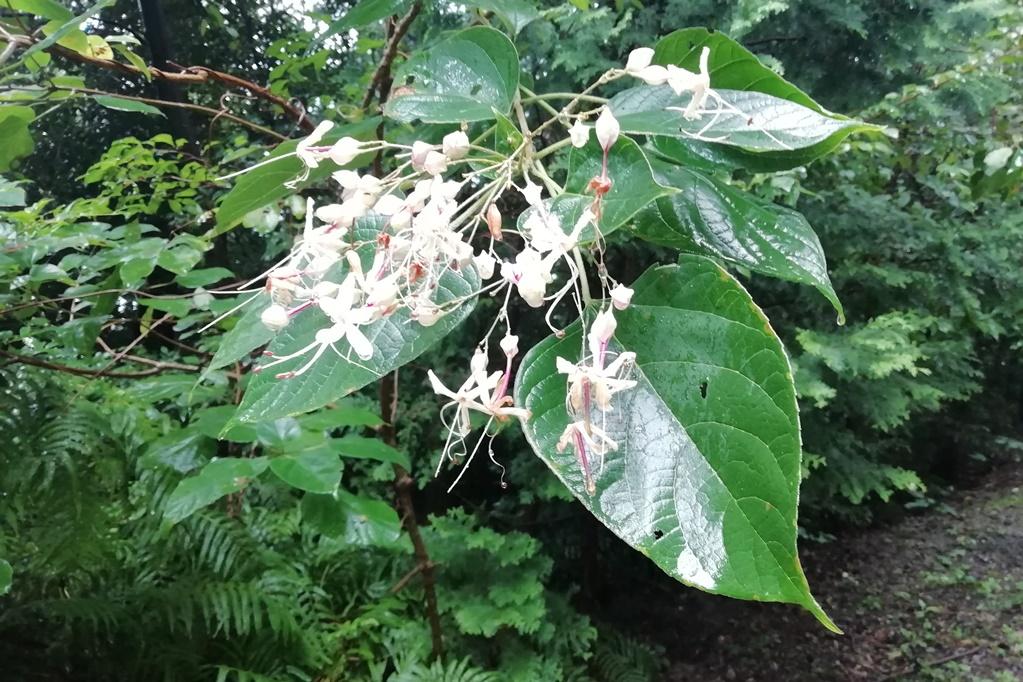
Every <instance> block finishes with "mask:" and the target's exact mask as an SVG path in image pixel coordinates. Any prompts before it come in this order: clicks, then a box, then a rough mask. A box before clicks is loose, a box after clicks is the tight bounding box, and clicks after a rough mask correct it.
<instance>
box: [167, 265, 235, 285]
mask: <svg viewBox="0 0 1023 682" xmlns="http://www.w3.org/2000/svg"><path fill="white" fill-rule="evenodd" d="M230 277H234V273H233V272H231V271H230V270H228V269H227V268H200V269H199V270H189V271H188V272H185V273H182V274H180V275H178V276H177V277H175V278H174V281H176V282H177V283H178V284H180V285H181V286H183V287H188V288H193V287H206V286H209V285H211V284H215V283H216V282H219V281H221V280H224V279H228V278H230Z"/></svg>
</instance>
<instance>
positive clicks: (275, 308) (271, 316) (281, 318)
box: [259, 305, 291, 331]
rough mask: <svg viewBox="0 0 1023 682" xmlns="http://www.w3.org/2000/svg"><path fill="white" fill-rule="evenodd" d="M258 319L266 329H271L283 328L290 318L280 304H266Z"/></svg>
mask: <svg viewBox="0 0 1023 682" xmlns="http://www.w3.org/2000/svg"><path fill="white" fill-rule="evenodd" d="M259 319H260V321H261V322H262V323H263V324H264V325H266V327H267V328H268V329H272V330H273V331H279V330H281V329H284V328H285V327H287V326H288V323H289V322H291V318H290V317H288V311H287V310H286V309H285V308H284V306H281V305H271V306H268V307H267V309H266V310H264V311H263V313H262V314H261V315H260V316H259Z"/></svg>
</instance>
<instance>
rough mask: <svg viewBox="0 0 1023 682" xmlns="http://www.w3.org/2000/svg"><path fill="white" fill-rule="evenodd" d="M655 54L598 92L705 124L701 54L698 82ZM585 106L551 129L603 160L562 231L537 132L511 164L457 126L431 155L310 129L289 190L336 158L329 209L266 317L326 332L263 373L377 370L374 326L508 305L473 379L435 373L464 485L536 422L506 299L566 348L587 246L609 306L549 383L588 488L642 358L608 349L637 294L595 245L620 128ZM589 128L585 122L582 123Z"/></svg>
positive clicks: (282, 270) (418, 147)
mask: <svg viewBox="0 0 1023 682" xmlns="http://www.w3.org/2000/svg"><path fill="white" fill-rule="evenodd" d="M652 58H653V50H650V49H648V48H641V49H638V50H634V51H633V52H632V54H630V55H629V59H628V63H627V64H626V66H625V69H624V70H620V69H613V70H612V71H610V72H608V74H606V75H605V77H604V78H603V79H602V82H607V81H608V80H613V79H614V78H619V77H623V76H633V77H636V78H639V79H641V80H643V81H644V82H646V83H649V84H652V85H661V84H666V85H668V86H669V87H671V88H672V89H673V90H674V91H675V93H676V94H679V95H681V94H683V93H690V94H691V100H690V101H689V103H688V105H687V106H686V107H684V108H681V109H679V110H680V111H681V112H682V115H683V116H684V117H685V118H687V119H692V118H699V117H700V116H702V115H703V114H705V113H708V111H707V110H706V109H705V105H706V102H707V101H708V99H714V98H715V97H717V96H716V93H714V91H713V90H712V89H711V87H710V76H709V71H708V63H709V52H708V50H706V49H705V50H704V51H703V54H702V55H701V58H700V71H699V72H698V73H693V72H691V71H687V70H686V69H682V68H679V67H676V66H670V65H669V66H659V65H654V64H652ZM590 99H592V98H590ZM580 101H581V100H579V99H577V100H575V101H573V102H572V103H570V104H569V105H566V106H565V107H564V108H563V109H562V110H561V111H560V112H559V114H558V116H556V117H555V118H554V119H551V121H549V122H548V123H560V124H563V125H564V127H565V129H566V135H567V139H566V140H565V141H564V143H565V144H571V145H573V146H574V147H577V148H581V147H584V146H586V145H587V144H588V143H589V140H590V133H591V131H592V132H593V133H594V135H595V137H596V140H597V143H598V144H599V146H600V149H601V151H602V155H603V162H602V164H601V169H600V172H599V174H597V175H596V176H595V177H593V178H592V180H591V181H590V182H589V185H588V187H589V191H590V192H591V194H592V198H593V200H592V203H591V204H590V205H589V206H588V207H587V208H585V209H584V210H582V211H581V213H579V215H578V216H577V217H573V218H572V220H571V221H570V222H569V224H563V217H562V216H561V215H559V214H558V213H557V212H555V211H554V210H553V209H552V203H551V199H552V198H554V197H555V196H557V194H559V193H560V192H561V191H562V190H561V188H560V187H559V186H558V185H557V184H556V183H555V182H554V180H552V179H551V178H550V177H549V176H548V175H547V173H546V171H545V170H544V168H543V165H542V163H541V162H540V161H539V159H540V158H542V154H541V155H537V154H536V153H535V149H533V147H532V143H533V140H534V139H535V136H536V133H537V132H538V130H539V129H541V128H544V127H546V125H547V124H544V125H541V126H540V128H538V129H537V130H534V131H532V132H529V131H528V130H527V129H524V133H525V134H524V135H523V140H522V142H521V144H520V145H519V147H518V148H517V149H515V150H514V151H512V152H511V153H510V154H507V155H502V154H498V153H497V152H495V151H492V150H488V149H485V148H483V147H477V146H475V145H474V144H472V143H471V142H470V140H469V137H468V135H467V134H466V133H465V132H464V131H463V130H456V131H453V132H451V133H449V134H447V135H446V136H444V138H443V140H441V142H440V143H439V144H431V143H429V142H426V141H416V142H413V143H412V144H411V145H400V144H394V143H390V142H385V141H381V140H372V141H360V140H357V139H355V138H352V137H341V138H340V139H334V140H333V141H331V142H329V143H328V140H331V139H332V138H331V136H330V133H331V128H332V124H331V123H329V122H325V123H322V124H320V125H319V126H317V127H316V129H315V130H314V131H313V132H312V133H311V134H310V135H309V136H308V137H306V138H305V139H303V140H301V141H300V142H299V143H298V145H297V147H296V149H295V151H294V152H293V155H294V156H295V157H297V158H298V159H299V160H300V161H301V163H302V165H303V168H304V171H303V173H302V174H300V175H299V177H297V178H295V179H294V180H292V182H291V183H289V184H290V185H292V186H293V185H294V184H295V183H298V182H301V181H302V180H304V179H306V178H307V177H308V174H309V171H310V170H311V169H315V168H318V167H319V166H320V165H321V164H322V163H324V162H325V161H329V162H331V163H332V164H334V165H336V166H338V167H341V168H342V170H337V171H336V172H334V173H333V174H332V176H331V177H332V180H333V182H334V184H335V196H336V197H337V198H336V200H335V201H333V202H331V203H323V204H321V205H319V206H316V205H314V203H313V201H312V200H311V199H309V200H307V202H306V206H305V211H304V218H305V227H304V229H303V231H302V234H301V236H300V237H299V238H298V239H297V240H296V243H295V245H294V247H293V248H292V249H291V251H290V252H289V253H288V255H287V256H286V257H285V258H284V259H283V260H282V261H281V262H279V263H277V264H276V265H275V266H273V267H272V268H270V270H268V271H267V272H266V273H264V275H263V276H264V277H265V285H264V288H265V290H266V291H267V292H268V293H269V296H270V301H271V302H270V305H269V306H268V307H267V308H266V309H265V310H264V311H263V312H262V316H261V319H262V321H263V323H264V324H265V325H266V326H267V327H269V328H270V329H273V330H275V331H278V330H281V329H284V328H285V327H287V326H288V325H289V324H291V323H292V321H293V320H294V319H295V317H296V316H297V315H300V314H303V313H304V312H305V311H308V310H310V309H319V311H320V312H321V313H322V315H323V318H324V320H325V322H324V325H323V326H322V328H320V329H319V330H318V331H316V332H315V335H314V337H313V338H312V340H311V341H310V342H309V343H308V344H307V345H305V346H304V347H302V348H299V349H298V350H296V351H295V352H293V353H289V354H287V355H281V356H272V355H271V356H270V357H269V359H268V360H267V361H266V362H265V363H264V364H263V365H262V366H260V367H258V368H257V371H263V370H266V369H268V368H273V367H276V368H278V369H279V370H284V371H278V373H277V374H276V377H278V378H280V379H288V378H293V377H298V376H301V375H302V374H304V373H306V372H307V371H309V369H310V368H311V367H313V366H314V365H315V364H316V362H317V361H318V360H319V359H320V358H321V357H322V356H323V355H324V353H327V352H328V351H329V352H332V353H335V354H337V355H338V356H340V357H342V358H343V359H344V360H346V361H348V362H352V363H365V364H362V365H360V366H364V367H366V368H368V369H370V370H371V371H372V370H373V368H374V367H383V365H384V363H383V362H382V361H379V360H378V358H377V354H378V347H377V338H376V337H377V336H378V334H380V331H381V329H382V328H383V325H382V324H378V323H381V322H382V321H384V320H388V321H389V323H390V324H400V325H418V326H421V327H429V326H431V325H434V324H436V323H437V322H438V321H440V320H442V319H443V318H444V316H445V315H447V314H449V313H450V312H451V311H453V310H455V309H456V308H458V307H459V306H460V305H461V304H462V303H464V302H465V301H466V300H467V299H469V298H471V297H475V296H479V295H491V296H494V297H495V298H497V299H498V300H501V299H503V305H502V306H501V307H500V309H499V312H498V314H497V317H496V319H495V320H494V321H493V324H492V325H491V326H490V328H489V331H488V332H487V334H486V335H485V336H484V337H483V338H482V339H481V340H480V342H479V344H478V346H477V348H476V350H475V352H474V354H473V356H472V359H471V360H470V362H469V373H468V377H467V378H466V379H465V380H464V381H463V382H462V383H461V384H460V385H458V388H457V389H455V390H452V389H451V388H448V386H447V385H445V383H444V382H442V381H441V380H440V379H439V378H438V377H437V376H436V374H434V372H433V371H432V370H430V371H429V372H428V376H429V380H430V384H431V386H432V388H433V390H434V392H435V393H437V395H439V396H441V397H442V398H443V399H444V400H445V401H446V402H445V404H444V406H443V407H442V408H441V412H440V414H441V420H442V422H443V424H444V426H445V428H446V430H447V438H446V442H445V446H444V451H443V455H442V457H441V462H440V465H439V466H438V472H439V471H440V469H441V467H442V466H443V465H444V463H445V462H452V463H459V462H462V461H463V460H464V465H463V468H462V471H461V472H460V473H459V474H458V476H457V478H456V479H455V483H457V482H458V480H460V479H461V477H462V475H463V474H464V471H465V467H468V465H469V463H470V462H471V461H472V459H473V457H474V456H475V455H476V453H477V452H478V451H479V449H480V448H481V446H482V443H483V441H484V440H485V439H486V438H487V437H490V436H492V435H493V434H492V429H494V428H495V427H500V425H501V424H502V423H504V422H507V421H509V420H511V419H523V420H525V419H528V418H529V416H530V415H529V412H528V411H527V410H526V409H524V408H523V407H521V406H515V405H514V401H513V399H512V397H511V396H510V395H509V387H510V380H511V376H512V372H513V369H514V367H513V364H514V361H515V358H516V357H517V356H518V352H519V348H518V336H517V335H516V334H514V333H513V330H512V329H511V328H510V325H509V315H508V306H509V304H510V300H511V297H512V295H513V294H517V295H518V297H520V298H521V300H522V301H524V302H525V303H526V305H528V306H530V307H533V308H545V307H546V308H547V313H546V317H545V320H546V322H547V325H548V326H549V327H550V328H551V329H552V330H553V331H554V332H555V334H557V335H559V336H560V335H562V334H563V332H562V331H561V330H559V329H557V328H555V326H554V324H553V322H552V319H551V314H552V312H553V311H554V310H555V308H556V307H557V306H558V305H559V304H560V303H561V302H562V301H563V300H565V299H566V298H570V300H571V301H572V302H574V304H575V307H576V308H577V310H578V313H579V316H580V318H581V319H585V318H586V317H587V316H592V315H593V313H592V310H593V309H594V308H591V309H590V310H591V312H589V313H587V311H586V309H585V308H584V303H589V301H590V296H591V293H592V292H591V290H590V287H589V284H588V283H587V281H586V273H585V270H584V268H585V263H584V259H583V255H582V253H583V249H584V248H586V249H587V251H588V253H589V254H590V256H591V257H592V258H593V259H594V260H595V261H596V266H597V267H596V271H597V273H598V275H599V282H600V288H601V293H602V296H601V298H602V300H604V301H605V303H604V304H603V305H601V306H596V309H598V310H599V312H597V313H596V314H595V317H593V319H592V322H591V323H590V325H589V329H588V330H587V333H586V335H585V342H584V344H583V349H582V352H581V357H582V359H581V360H580V361H578V362H576V361H572V360H570V359H566V358H563V357H558V358H557V368H558V371H559V372H560V373H562V374H564V375H565V376H566V380H567V397H566V409H567V411H568V413H569V416H570V419H571V421H570V424H569V426H568V427H567V428H566V430H565V431H564V433H563V434H562V437H561V439H560V442H559V444H558V450H559V451H563V450H565V449H567V448H568V447H570V446H571V447H573V448H574V449H575V452H576V456H577V458H578V461H579V465H580V468H581V470H582V472H583V476H584V479H585V483H586V488H587V490H589V491H590V492H591V493H592V492H593V491H594V490H595V488H596V486H595V481H594V471H593V467H592V466H591V462H592V461H594V459H595V458H596V459H599V461H600V467H601V468H602V467H603V462H604V458H605V455H606V454H607V453H609V452H612V451H614V450H615V449H616V448H617V443H615V442H614V440H612V439H611V438H610V437H609V435H608V433H607V431H606V428H605V425H606V419H605V417H606V415H607V413H608V412H609V411H611V410H612V409H613V408H612V402H613V399H614V396H615V395H616V394H618V393H620V392H622V391H626V390H628V389H630V388H632V387H634V386H635V385H636V381H635V380H633V379H631V378H630V377H629V375H630V373H631V371H632V368H633V367H634V365H635V360H636V357H635V354H634V353H631V352H620V353H616V352H613V351H612V350H610V344H611V341H612V337H613V335H614V331H615V327H616V324H617V323H616V321H615V317H614V310H623V309H625V308H626V307H628V306H629V304H630V300H631V297H632V290H631V289H629V288H627V287H625V286H623V285H621V284H619V283H618V282H616V281H615V280H614V279H613V278H612V277H611V276H610V274H608V270H607V268H606V266H605V264H604V263H603V260H602V259H603V250H602V243H601V241H600V233H601V232H600V228H601V220H602V210H601V209H602V202H603V200H604V197H605V196H606V195H607V193H608V192H609V191H611V188H612V187H613V183H614V178H613V177H612V174H611V171H610V166H609V162H608V160H609V158H610V157H611V155H613V153H614V148H615V145H616V143H617V141H618V139H619V136H620V134H621V127H620V125H619V122H618V121H617V120H616V118H615V116H614V115H613V113H612V112H611V110H610V109H609V108H608V107H607V106H600V107H598V108H597V109H594V110H592V111H586V112H579V113H576V112H575V111H574V108H575V107H576V106H577V105H578V104H579V102H580ZM591 116H592V117H595V119H594V122H593V123H592V124H588V123H586V120H587V119H589V118H590V117H591ZM383 153H391V155H392V156H393V159H394V166H395V168H394V170H393V171H391V172H390V173H389V174H387V175H383V176H382V177H377V176H375V175H372V174H362V173H359V172H356V171H355V170H350V169H348V168H346V167H348V166H352V165H355V164H356V163H357V162H358V160H359V159H367V158H370V155H374V154H377V155H379V154H383ZM279 158H281V157H275V158H274V159H270V160H268V161H265V162H264V163H270V162H273V161H275V160H277V159H279ZM258 165H261V164H258ZM377 165H379V164H377ZM229 177H230V176H229ZM545 190H546V197H545ZM515 193H517V194H518V195H520V196H521V199H520V201H523V200H524V203H525V205H526V206H527V209H526V213H525V215H523V216H522V217H521V218H520V220H518V221H517V222H516V227H515V228H514V229H509V228H508V227H506V226H505V225H504V219H503V216H502V212H501V209H500V208H499V207H498V205H499V203H500V202H501V200H502V199H505V200H506V201H507V200H508V199H514V197H512V196H511V195H512V194H515ZM452 277H459V278H462V279H463V280H464V281H465V282H468V283H470V284H472V291H471V292H470V293H468V294H466V295H463V296H461V297H453V295H452V294H444V293H443V292H447V291H450V289H451V288H450V287H447V286H444V284H443V280H444V279H445V278H452ZM499 327H503V335H501V336H500V340H499V342H498V344H497V345H498V346H499V347H500V351H501V352H500V355H499V356H498V357H499V358H500V360H499V364H500V366H499V367H498V368H497V369H496V370H494V371H490V369H489V365H490V339H491V337H492V336H494V335H495V333H498V334H499V333H500V332H498V328H499ZM353 354H354V357H353ZM268 355H269V354H268ZM473 414H477V415H482V416H481V417H480V422H484V426H483V429H482V434H481V435H480V436H479V438H478V439H477V440H476V442H475V444H474V445H473V446H472V447H471V448H470V447H469V446H468V445H467V439H468V438H469V436H470V435H471V434H472V432H473V431H474V428H473ZM492 457H493V455H492V454H491V458H492ZM453 485H454V484H453Z"/></svg>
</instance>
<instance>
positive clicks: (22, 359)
mask: <svg viewBox="0 0 1023 682" xmlns="http://www.w3.org/2000/svg"><path fill="white" fill-rule="evenodd" d="M0 355H2V356H3V357H5V358H10V359H11V360H12V361H13V362H15V363H19V364H22V365H31V366H33V367H41V368H43V369H51V370H54V371H56V372H65V373H67V374H74V375H76V376H81V377H111V378H114V379H142V378H144V377H151V376H153V375H154V374H159V373H160V372H162V371H163V370H164V369H165V368H162V367H153V368H152V369H147V370H145V371H142V372H108V371H106V370H101V369H84V368H82V367H70V366H68V365H58V364H57V363H55V362H46V361H45V360H39V359H37V358H33V357H29V356H27V355H18V354H17V353H11V352H9V351H6V350H3V349H2V348H0Z"/></svg>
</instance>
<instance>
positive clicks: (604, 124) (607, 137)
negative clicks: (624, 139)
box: [594, 107, 622, 152]
mask: <svg viewBox="0 0 1023 682" xmlns="http://www.w3.org/2000/svg"><path fill="white" fill-rule="evenodd" d="M594 128H595V129H596V132H597V142H599V143H600V147H601V149H603V150H604V151H605V152H606V151H607V150H609V149H611V147H613V146H614V143H615V142H617V141H618V135H619V133H621V130H622V128H621V126H620V125H618V119H616V118H615V117H614V114H612V113H611V110H610V109H608V108H607V107H604V109H603V111H601V112H600V116H599V117H598V118H597V123H596V125H595V126H594Z"/></svg>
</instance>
